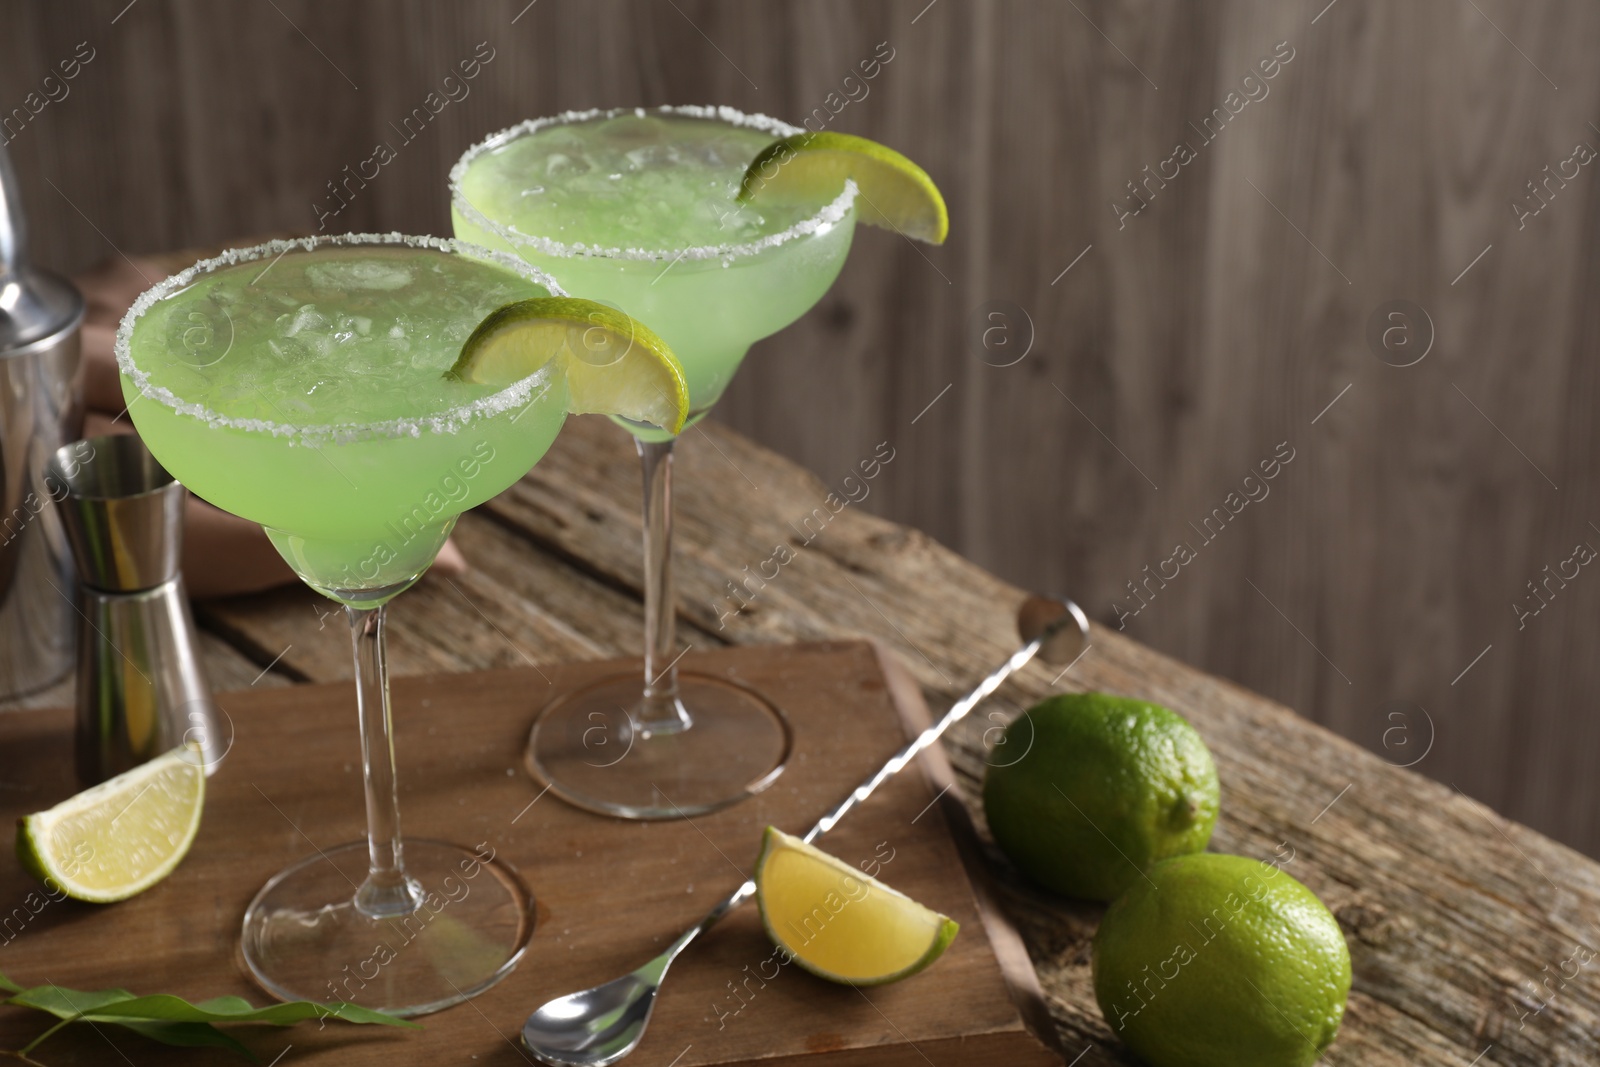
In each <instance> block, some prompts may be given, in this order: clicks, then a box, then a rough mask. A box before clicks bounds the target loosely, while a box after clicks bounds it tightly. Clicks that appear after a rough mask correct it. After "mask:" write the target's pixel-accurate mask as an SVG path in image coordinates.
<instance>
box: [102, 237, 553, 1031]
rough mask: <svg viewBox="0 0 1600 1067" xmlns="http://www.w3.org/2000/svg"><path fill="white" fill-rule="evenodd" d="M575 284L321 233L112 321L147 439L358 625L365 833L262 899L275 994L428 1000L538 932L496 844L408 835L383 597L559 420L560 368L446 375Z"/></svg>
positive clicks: (268, 984) (261, 965)
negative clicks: (502, 323) (494, 378)
mask: <svg viewBox="0 0 1600 1067" xmlns="http://www.w3.org/2000/svg"><path fill="white" fill-rule="evenodd" d="M560 292H561V290H560V289H559V288H558V287H557V286H556V285H555V283H554V282H552V281H551V280H550V279H549V278H548V277H547V276H545V275H544V274H542V273H540V272H539V271H537V270H535V269H533V268H531V267H529V266H528V265H527V264H525V263H523V262H522V261H520V260H517V259H513V258H511V257H508V256H505V255H502V254H500V253H495V252H491V251H488V250H486V249H481V248H473V247H472V246H470V245H466V244H462V243H459V242H456V241H445V240H439V239H437V238H421V237H402V236H401V235H399V234H388V235H354V234H352V235H347V236H343V237H317V238H306V239H303V240H298V241H278V242H273V243H270V244H265V245H260V246H258V247H255V248H248V249H243V250H236V251H230V252H226V253H224V254H223V255H222V256H220V257H218V258H216V259H210V260H206V261H204V262H201V263H197V264H195V265H194V266H193V267H190V268H189V269H188V270H185V271H183V272H182V273H180V274H177V275H175V276H174V277H172V278H169V279H167V280H166V281H164V282H162V283H161V284H159V285H157V286H156V287H155V288H154V289H151V290H150V291H149V292H147V293H145V294H144V295H143V296H141V297H140V298H139V300H138V301H137V302H136V303H135V304H134V306H133V308H132V309H131V310H130V311H129V312H128V315H127V317H126V318H125V319H123V321H122V325H121V328H120V329H119V330H118V333H117V363H118V366H119V368H120V369H121V372H122V383H123V392H124V395H125V396H126V398H127V401H128V405H129V407H128V414H129V415H130V416H131V417H132V419H133V421H134V423H135V425H136V426H137V427H138V429H139V432H140V434H141V435H142V436H143V438H144V440H145V442H146V443H147V444H148V445H149V448H150V451H151V452H152V453H154V454H155V456H156V458H157V459H158V460H160V462H161V464H162V465H163V466H165V467H166V468H167V469H168V470H170V471H172V472H173V474H174V475H175V476H176V477H177V478H178V479H179V480H180V481H182V482H183V483H184V484H185V485H187V486H188V487H189V489H190V490H192V491H193V492H194V493H196V494H198V495H199V496H201V497H203V498H204V499H206V500H209V501H210V502H212V503H213V504H216V505H217V506H218V507H221V508H223V509H224V510H227V511H231V512H233V513H234V514H236V515H240V516H243V517H244V518H247V519H251V520H253V521H255V522H259V523H261V524H262V525H263V526H264V527H266V530H267V533H268V535H269V536H270V537H271V539H272V543H273V544H274V545H275V546H276V547H277V549H278V551H279V552H280V553H281V554H282V555H283V557H284V559H286V560H287V561H288V562H289V564H290V566H292V567H293V568H294V569H295V571H296V573H298V574H299V575H300V577H301V578H302V579H303V580H304V581H305V582H306V584H308V585H310V586H311V587H312V588H313V589H315V590H317V591H318V592H320V593H323V594H325V595H327V596H329V597H332V598H333V599H335V600H337V601H339V602H340V603H341V604H343V605H344V606H345V609H346V612H347V614H348V616H349V621H350V629H351V640H352V646H353V649H354V655H355V672H356V699H357V709H358V713H359V720H360V726H361V755H362V765H363V767H362V769H363V774H364V777H365V786H366V802H367V840H366V841H364V842H358V843H354V844H349V845H344V846H342V847H339V848H332V849H326V850H319V852H318V854H317V855H315V856H312V857H309V858H307V859H306V860H303V861H302V862H300V863H298V864H296V865H294V866H292V867H290V868H288V869H287V870H284V871H283V872H281V873H279V874H278V875H276V876H275V877H274V878H273V879H272V880H271V881H269V882H268V883H267V885H266V886H265V888H263V889H262V890H261V892H260V893H258V894H257V895H256V898H255V900H254V901H253V902H252V903H251V904H250V907H249V910H248V911H247V912H246V914H245V918H244V926H243V949H244V959H245V963H246V965H247V966H248V968H249V970H250V973H251V974H252V975H253V976H254V977H255V979H256V980H257V981H258V982H259V983H260V984H261V985H262V986H263V987H264V988H265V989H266V990H267V991H268V992H270V993H272V994H274V995H276V996H279V997H282V998H284V999H293V1000H317V1001H329V1000H346V1001H352V1002H357V1003H360V1004H362V1005H364V1006H367V1007H373V1008H377V1009H380V1010H382V1011H387V1012H391V1013H394V1014H400V1015H412V1014H420V1013H423V1012H428V1011H434V1010H437V1009H439V1008H443V1007H446V1006H448V1005H450V1004H454V1003H458V1002H459V1001H461V1000H465V999H466V998H468V997H470V996H473V995H474V994H476V993H478V992H481V991H482V990H484V989H487V988H488V987H489V986H490V985H493V984H494V983H495V982H496V981H498V980H499V979H501V978H503V977H504V976H505V975H506V974H508V973H509V972H510V971H511V969H512V967H514V966H515V965H516V962H517V960H518V959H519V958H520V957H521V955H522V952H523V950H524V948H525V947H526V945H527V941H528V937H529V934H530V933H531V931H532V926H533V911H532V898H531V896H530V895H529V892H528V889H527V887H526V886H525V885H524V884H523V882H522V880H521V878H520V877H519V876H518V875H517V873H516V872H515V871H514V870H513V869H512V868H511V867H509V866H508V865H506V864H505V863H503V862H500V861H497V860H495V859H494V858H493V851H492V849H489V848H488V847H487V846H485V845H480V846H479V847H478V848H477V849H468V848H463V847H461V846H457V845H452V844H446V843H443V842H438V841H428V840H418V839H414V838H407V839H402V837H401V834H400V813H399V801H398V795H397V792H396V783H395V763H394V739H393V726H392V722H391V719H390V713H389V690H388V677H387V668H386V662H385V652H384V605H385V604H387V602H388V601H389V600H390V599H391V598H393V597H394V596H395V595H397V594H398V593H400V592H401V591H403V590H404V589H406V588H407V587H408V586H410V585H411V584H412V583H413V582H415V581H416V580H417V578H418V577H420V576H421V574H422V573H423V571H425V570H426V569H427V568H428V566H429V565H430V564H431V563H432V562H433V558H434V556H435V554H436V553H437V552H438V550H439V547H440V545H442V544H443V543H444V540H445V538H446V537H447V536H448V535H449V533H450V530H451V528H452V527H453V526H454V525H455V521H456V518H457V516H458V515H460V513H461V512H462V511H465V510H466V509H468V508H470V507H473V506H475V505H477V504H480V503H482V502H483V501H484V500H487V499H488V498H489V497H491V496H494V495H495V494H496V493H499V492H500V491H502V490H503V489H505V488H506V487H507V486H509V485H511V484H512V483H513V482H515V481H516V480H517V479H518V478H520V477H522V476H523V475H524V474H526V473H527V472H528V470H529V469H530V468H532V467H533V465H534V464H535V463H536V462H538V460H539V458H540V457H541V456H542V455H544V453H545V451H546V449H548V448H549V446H550V443H551V441H552V440H554V438H555V436H556V433H557V431H558V430H559V429H560V428H561V424H562V421H563V419H564V417H565V415H566V410H567V389H566V385H565V379H564V378H563V377H562V376H561V375H560V374H559V373H557V372H555V371H554V370H553V369H543V370H541V371H540V372H538V373H536V374H532V375H529V376H527V377H525V378H523V379H522V380H520V381H517V382H515V383H514V384H511V385H509V386H506V387H504V388H496V387H491V386H484V385H470V384H467V383H465V382H462V381H459V380H456V379H453V378H450V377H447V376H446V375H445V372H446V371H447V370H449V368H450V367H451V365H452V363H453V362H454V361H455V359H456V357H457V355H458V354H459V353H460V351H461V347H462V343H463V341H465V340H466V338H467V337H468V336H469V335H470V334H471V332H472V330H473V328H474V327H475V326H477V325H478V323H479V322H480V321H482V320H483V318H484V317H485V316H487V315H488V314H489V313H490V312H491V311H493V310H494V309H496V308H497V307H500V306H501V305H504V304H507V303H510V302H512V301H516V300H522V299H527V298H531V297H541V296H545V295H548V294H560ZM266 799H267V800H268V801H269V802H273V803H275V801H274V798H272V797H267V798H266ZM363 867H364V868H365V870H366V878H365V880H364V881H362V882H361V883H360V885H359V886H357V884H356V882H355V879H356V878H359V877H360V870H361V868H363Z"/></svg>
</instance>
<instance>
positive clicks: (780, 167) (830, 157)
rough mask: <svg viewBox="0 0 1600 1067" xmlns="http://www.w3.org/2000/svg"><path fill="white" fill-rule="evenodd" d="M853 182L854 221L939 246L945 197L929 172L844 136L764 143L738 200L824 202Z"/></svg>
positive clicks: (946, 219) (946, 221) (946, 223)
mask: <svg viewBox="0 0 1600 1067" xmlns="http://www.w3.org/2000/svg"><path fill="white" fill-rule="evenodd" d="M846 178H854V179H855V183H856V189H857V191H858V192H859V194H860V195H859V198H858V200H857V202H856V218H857V219H859V220H860V221H862V222H864V223H866V224H867V225H868V226H880V227H883V228H885V229H890V230H894V231H896V232H898V233H903V234H905V235H906V236H907V237H915V238H916V239H917V240H919V241H927V242H928V243H929V244H935V245H937V244H943V243H944V239H945V235H946V234H948V233H949V232H950V214H949V212H948V211H946V210H945V206H944V197H943V196H941V195H940V194H939V187H938V186H937V185H934V184H933V179H932V178H930V177H928V172H927V171H925V170H923V169H922V168H921V167H919V166H917V165H916V164H915V163H913V162H911V160H909V159H907V158H906V157H905V156H903V155H901V154H900V153H899V152H896V151H895V150H894V149H892V148H889V147H888V146H886V145H881V144H879V143H878V142H876V141H869V140H867V139H866V138H865V137H856V136H854V135H853V134H848V133H831V132H824V133H797V134H794V135H793V136H790V137H785V138H784V139H783V140H781V141H777V142H775V143H773V144H770V145H768V146H767V147H766V148H765V149H763V150H762V152H761V154H760V155H758V156H756V158H755V161H754V162H752V163H751V164H750V166H749V167H748V168H747V169H746V170H745V172H744V181H743V182H741V183H740V185H739V199H740V200H762V199H767V198H771V199H773V200H777V201H783V202H797V201H798V202H814V203H818V204H825V203H827V202H828V201H829V200H830V199H832V198H833V197H836V196H838V195H839V192H840V190H842V189H843V188H844V181H845V179H846Z"/></svg>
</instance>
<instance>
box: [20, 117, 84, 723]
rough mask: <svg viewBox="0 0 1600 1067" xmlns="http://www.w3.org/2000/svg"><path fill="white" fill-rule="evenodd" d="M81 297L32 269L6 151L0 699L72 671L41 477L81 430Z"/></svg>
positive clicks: (59, 541)
mask: <svg viewBox="0 0 1600 1067" xmlns="http://www.w3.org/2000/svg"><path fill="white" fill-rule="evenodd" d="M83 311H84V305H83V297H81V296H80V295H79V294H78V291H77V290H76V289H74V288H73V287H72V286H71V284H69V283H68V282H66V281H65V280H63V279H61V278H58V277H56V276H55V275H53V274H49V273H46V272H45V271H40V270H34V269H33V268H32V267H31V266H30V265H29V263H28V247H27V231H26V227H25V226H24V223H23V217H22V207H21V203H20V201H19V200H18V198H17V183H16V177H15V175H13V174H12V172H11V160H10V157H8V156H7V154H6V149H5V147H4V145H0V700H3V699H5V698H7V697H13V696H17V695H19V694H22V693H27V692H30V691H32V690H35V689H42V688H44V687H45V686H48V685H51V684H52V683H54V682H56V681H57V680H59V679H60V678H61V677H63V676H64V675H65V674H66V673H67V670H68V668H69V667H71V665H72V637H73V622H72V620H73V618H74V617H75V616H74V613H73V610H72V600H71V596H72V586H73V575H72V559H71V556H70V555H69V554H68V552H67V543H66V538H65V536H64V535H63V531H62V528H61V520H60V518H59V516H57V514H56V511H55V509H54V508H53V507H52V506H51V500H50V494H49V491H48V489H47V488H46V486H45V484H44V468H45V464H46V463H47V462H48V461H49V459H50V456H51V455H52V454H53V453H54V452H55V450H56V449H57V448H59V447H60V446H61V445H62V444H63V443H64V442H67V441H71V440H73V439H74V438H76V437H77V436H78V435H79V434H80V433H81V432H82V429H83V405H82V402H81V399H80V397H81V395H82V385H81V380H80V378H79V361H78V328H79V327H80V326H81V325H82V323H83Z"/></svg>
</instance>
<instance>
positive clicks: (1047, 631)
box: [653, 601, 1089, 971]
mask: <svg viewBox="0 0 1600 1067" xmlns="http://www.w3.org/2000/svg"><path fill="white" fill-rule="evenodd" d="M1062 606H1064V607H1065V611H1063V612H1062V614H1061V615H1059V616H1057V617H1055V618H1054V619H1051V620H1050V621H1048V622H1045V623H1043V624H1042V626H1041V628H1040V629H1039V631H1038V633H1037V634H1036V635H1035V636H1034V638H1033V640H1031V641H1029V642H1028V643H1027V644H1025V645H1023V646H1022V647H1021V648H1019V649H1017V650H1016V651H1015V652H1013V653H1012V654H1011V658H1010V659H1008V660H1006V661H1005V662H1004V663H1002V664H1001V665H1000V666H999V667H998V668H997V669H996V670H995V671H994V672H993V673H991V674H990V675H989V676H988V677H987V678H985V679H984V680H983V681H981V682H979V683H978V685H977V688H975V689H973V690H972V692H970V693H968V694H967V695H966V696H964V697H962V698H961V699H960V700H958V701H956V702H955V704H953V705H952V706H951V708H950V710H949V711H947V712H945V713H944V718H942V719H940V720H939V721H938V722H936V723H934V724H933V725H932V726H930V727H928V728H927V729H926V730H924V731H922V733H920V734H918V735H917V736H916V737H915V738H913V739H912V740H911V743H910V744H908V745H906V747H905V748H902V749H901V750H900V751H899V752H896V753H895V754H894V755H893V756H891V757H890V758H889V761H888V762H887V763H885V764H884V765H883V766H882V767H879V768H878V769H877V771H875V772H874V773H873V774H872V775H871V776H869V777H868V778H867V780H866V781H864V782H862V783H861V784H860V785H858V786H856V787H855V789H854V790H852V791H851V793H850V795H849V796H847V797H845V798H844V799H843V800H841V801H840V802H839V804H838V806H837V807H835V808H834V809H833V810H832V811H830V812H828V813H827V814H826V815H824V816H823V817H822V818H820V819H818V820H817V822H816V825H815V826H813V827H812V828H811V829H810V830H807V831H806V835H805V837H804V838H803V840H804V841H805V843H806V844H808V845H809V844H811V843H812V842H813V841H815V840H816V839H817V838H819V837H821V836H822V835H823V834H825V833H827V832H828V831H829V830H832V829H833V828H834V827H835V826H837V825H838V823H839V820H840V819H842V818H844V816H845V814H846V813H847V812H849V811H850V809H851V808H853V807H855V806H856V805H857V804H860V803H861V802H862V801H864V800H866V799H867V798H868V797H870V796H871V795H872V794H873V792H874V791H875V790H877V788H878V787H879V786H880V785H882V784H883V783H884V782H886V781H888V780H889V779H890V778H892V777H894V776H895V775H896V774H898V773H899V772H900V771H901V770H903V769H904V768H905V766H906V764H908V763H910V762H911V761H912V760H914V759H916V758H917V754H918V753H919V752H921V751H922V750H923V749H925V748H927V747H928V746H929V745H931V744H933V743H934V742H935V741H937V740H939V738H940V737H941V736H943V735H944V732H945V731H946V730H948V729H950V727H952V726H954V725H955V724H956V723H958V722H960V721H961V720H962V719H964V718H966V717H967V715H968V714H969V713H970V712H971V711H972V709H973V708H975V707H977V706H978V705H979V704H981V703H982V702H983V701H984V699H985V698H986V697H988V696H989V695H990V694H992V693H993V692H994V691H995V690H996V689H999V688H1000V686H1001V685H1003V684H1004V683H1005V680H1006V679H1007V678H1010V677H1011V676H1012V675H1013V674H1015V673H1017V672H1018V671H1020V670H1021V669H1022V668H1023V667H1025V666H1027V664H1028V661H1029V660H1031V659H1033V657H1034V656H1035V655H1036V654H1038V652H1039V649H1041V648H1043V647H1045V646H1046V645H1048V644H1051V643H1052V641H1053V640H1056V639H1059V638H1060V637H1061V636H1062V635H1063V633H1064V631H1067V630H1069V628H1073V627H1076V628H1077V629H1078V631H1079V635H1080V637H1081V638H1084V639H1086V638H1087V636H1088V630H1089V623H1088V620H1087V619H1086V618H1085V617H1084V614H1083V611H1082V609H1080V608H1079V607H1078V606H1077V605H1076V604H1074V603H1072V602H1071V601H1064V602H1062ZM1030 628H1031V627H1030ZM1080 643H1081V642H1080ZM755 891H756V883H755V882H754V881H753V880H751V879H746V880H745V882H744V884H743V885H741V886H740V887H739V888H738V889H735V890H734V891H733V892H732V893H731V894H730V895H729V896H728V897H727V898H726V899H725V900H723V901H722V902H721V903H719V904H718V905H717V906H716V907H714V908H712V909H711V910H710V911H709V912H707V913H706V916H705V918H703V919H701V920H700V921H699V922H697V923H695V924H694V925H693V926H691V927H690V928H689V929H688V930H685V931H684V933H683V935H682V936H681V937H679V938H678V940H677V941H675V942H673V943H672V945H671V947H670V948H668V949H667V951H666V952H664V953H662V955H661V959H662V960H664V962H666V963H668V964H670V963H671V962H672V960H673V959H674V958H676V957H677V955H678V953H680V952H682V951H683V950H684V949H685V948H686V947H688V945H689V942H691V941H693V940H694V939H695V938H697V937H699V936H700V935H701V934H703V933H705V932H706V931H707V930H709V929H711V928H712V927H713V926H715V925H716V924H717V923H719V922H721V921H722V919H723V917H724V916H726V915H727V914H728V913H729V912H730V911H732V910H733V909H734V908H737V907H738V906H739V905H740V904H743V903H744V902H745V901H746V900H749V899H750V897H751V896H752V895H754V893H755ZM653 962H654V961H653ZM665 970H666V968H665V967H662V971H665Z"/></svg>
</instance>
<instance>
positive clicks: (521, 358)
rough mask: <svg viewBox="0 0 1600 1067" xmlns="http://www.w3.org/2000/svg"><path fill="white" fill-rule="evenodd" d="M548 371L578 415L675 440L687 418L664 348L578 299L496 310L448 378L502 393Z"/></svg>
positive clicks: (674, 363)
mask: <svg viewBox="0 0 1600 1067" xmlns="http://www.w3.org/2000/svg"><path fill="white" fill-rule="evenodd" d="M545 367H553V368H554V369H556V370H558V371H559V372H560V373H561V375H562V377H563V378H564V379H565V381H566V386H567V394H568V403H567V410H568V411H570V412H571V413H573V414H576V415H583V414H600V415H619V416H621V417H622V418H625V419H632V420H633V421H635V422H647V423H650V424H651V425H654V426H659V427H661V428H662V429H664V430H667V431H668V432H669V433H674V434H675V433H677V432H678V431H679V430H681V429H683V424H684V421H685V419H687V418H688V414H689V385H688V380H687V379H686V378H685V377H684V374H683V366H682V364H680V363H679V362H678V359H677V357H676V356H675V355H673V353H672V349H671V348H670V347H668V346H667V343H666V342H665V341H663V340H662V339H661V338H660V337H659V336H657V335H656V333H655V331H653V330H651V329H650V328H649V327H648V326H646V325H645V324H644V323H642V322H639V321H638V320H636V319H634V318H631V317H629V316H628V315H626V314H624V313H623V312H621V311H618V310H617V309H616V308H613V307H609V306H607V305H605V304H601V303H598V302H596V301H593V300H583V299H580V298H578V297H568V296H548V297H537V298H534V299H532V300H519V301H517V302H516V303H513V304H507V305H505V306H504V307H501V308H497V309H495V310H494V311H492V312H490V313H489V315H488V316H487V317H486V318H485V319H484V320H483V321H482V322H480V323H479V324H478V326H477V328H476V329H474V330H473V331H472V334H471V336H469V337H468V338H467V340H466V343H465V344H463V345H462V346H461V355H460V356H459V357H458V358H457V359H456V362H455V365H454V366H452V367H451V368H450V369H449V370H448V371H446V372H445V373H446V374H447V375H448V376H450V377H454V378H457V379H459V380H461V381H464V382H472V383H475V384H479V385H494V386H502V387H503V386H506V385H510V384H512V383H514V382H517V381H521V380H522V379H524V378H527V377H528V376H530V375H533V374H536V373H538V372H539V371H540V370H542V369H544V368H545Z"/></svg>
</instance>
